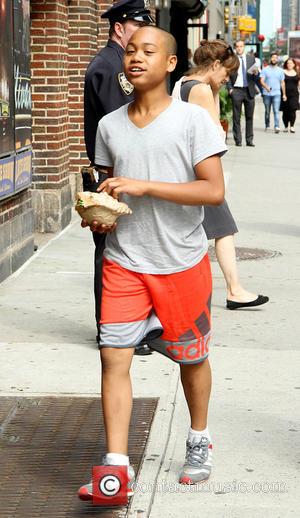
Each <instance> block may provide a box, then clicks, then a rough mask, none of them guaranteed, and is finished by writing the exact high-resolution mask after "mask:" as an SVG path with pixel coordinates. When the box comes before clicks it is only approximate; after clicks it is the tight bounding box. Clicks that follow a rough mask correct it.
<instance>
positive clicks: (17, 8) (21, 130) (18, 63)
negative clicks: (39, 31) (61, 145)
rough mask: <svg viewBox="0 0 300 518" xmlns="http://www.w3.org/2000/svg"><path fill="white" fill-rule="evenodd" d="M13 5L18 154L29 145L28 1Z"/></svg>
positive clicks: (16, 140) (19, 0) (15, 0)
mask: <svg viewBox="0 0 300 518" xmlns="http://www.w3.org/2000/svg"><path fill="white" fill-rule="evenodd" d="M0 1H1V0H0ZM13 5H14V81H15V143H16V151H17V152H19V151H20V150H21V149H23V148H26V147H28V146H30V145H31V95H30V43H29V42H30V37H29V36H30V6H29V0H14V3H13Z"/></svg>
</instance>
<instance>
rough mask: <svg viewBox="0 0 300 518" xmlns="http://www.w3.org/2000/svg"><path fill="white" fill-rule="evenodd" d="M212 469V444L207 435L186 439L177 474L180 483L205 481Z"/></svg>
mask: <svg viewBox="0 0 300 518" xmlns="http://www.w3.org/2000/svg"><path fill="white" fill-rule="evenodd" d="M211 469H212V444H211V442H210V441H209V439H208V438H207V437H204V436H202V437H201V439H198V440H197V439H194V441H193V442H192V441H189V440H187V442H186V455H185V462H184V465H183V467H182V468H181V470H180V474H179V483H180V484H197V483H198V482H205V480H207V479H208V478H209V476H210V473H211Z"/></svg>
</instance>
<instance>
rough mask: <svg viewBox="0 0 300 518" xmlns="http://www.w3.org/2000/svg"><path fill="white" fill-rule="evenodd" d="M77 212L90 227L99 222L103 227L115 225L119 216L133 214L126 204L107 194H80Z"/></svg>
mask: <svg viewBox="0 0 300 518" xmlns="http://www.w3.org/2000/svg"><path fill="white" fill-rule="evenodd" d="M75 210H77V212H78V214H79V215H80V216H81V217H82V219H85V220H86V221H87V222H88V224H89V225H90V224H91V223H92V222H93V221H97V223H100V224H102V225H107V226H111V225H113V224H114V223H115V222H116V220H117V219H118V217H119V216H123V215H125V214H132V210H131V209H130V208H129V207H128V205H126V203H123V202H120V201H118V200H116V199H115V198H113V197H112V196H110V195H109V194H107V193H106V192H100V193H99V192H89V191H84V192H78V193H77V202H76V205H75Z"/></svg>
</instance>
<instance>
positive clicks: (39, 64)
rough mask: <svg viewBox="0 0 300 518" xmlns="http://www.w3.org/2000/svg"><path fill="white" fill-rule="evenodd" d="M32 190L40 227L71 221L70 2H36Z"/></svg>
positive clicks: (50, 228)
mask: <svg viewBox="0 0 300 518" xmlns="http://www.w3.org/2000/svg"><path fill="white" fill-rule="evenodd" d="M31 73H32V79H31V84H32V101H33V103H32V137H33V143H32V146H33V191H32V200H33V207H34V212H35V226H36V230H38V231H40V232H55V231H57V230H59V229H61V228H64V227H65V226H66V225H67V224H68V223H69V221H70V219H71V203H72V200H71V189H70V183H69V141H68V138H69V137H68V123H69V115H68V6H67V1H66V0H31Z"/></svg>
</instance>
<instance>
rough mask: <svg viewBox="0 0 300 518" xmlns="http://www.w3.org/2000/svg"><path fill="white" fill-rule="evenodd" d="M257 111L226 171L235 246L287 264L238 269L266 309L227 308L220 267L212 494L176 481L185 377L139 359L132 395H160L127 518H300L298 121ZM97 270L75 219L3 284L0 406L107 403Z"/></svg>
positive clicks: (169, 366) (161, 361)
mask: <svg viewBox="0 0 300 518" xmlns="http://www.w3.org/2000/svg"><path fill="white" fill-rule="evenodd" d="M257 105H258V106H257V109H256V117H257V118H256V122H255V125H256V128H255V144H256V147H255V148H247V147H244V146H243V147H241V148H238V147H235V146H232V145H230V143H232V141H231V140H229V153H228V154H227V156H226V157H225V159H224V168H225V171H226V176H227V178H228V194H227V200H228V201H229V205H230V207H231V210H232V212H233V214H234V216H235V218H236V220H237V223H238V226H239V229H240V233H239V234H238V235H237V238H236V244H237V245H238V246H241V247H247V248H253V249H254V248H259V249H266V250H272V251H277V252H280V253H281V255H278V256H277V257H275V258H273V259H264V260H257V261H241V262H240V263H239V271H240V275H241V278H242V280H243V284H244V285H245V286H246V287H247V288H248V289H249V290H252V291H254V292H259V293H263V294H267V295H269V296H270V302H269V303H268V304H267V305H266V306H263V307H262V308H258V309H254V310H250V311H239V312H230V311H227V310H225V308H224V302H225V287H224V280H223V277H222V275H221V273H220V270H219V267H218V265H217V264H216V263H213V275H214V297H213V307H212V312H213V334H214V340H213V345H212V347H211V362H212V368H213V376H214V386H213V393H212V398H211V406H210V420H209V422H210V430H211V433H212V436H213V440H214V448H215V449H214V471H213V474H212V477H211V479H210V485H208V484H207V485H204V486H203V488H200V489H198V491H197V492H195V491H194V490H193V489H192V488H186V487H180V486H179V485H177V484H176V481H177V479H176V475H177V472H178V470H179V467H180V465H181V463H182V461H183V458H184V451H185V439H186V432H187V429H188V424H189V420H188V415H187V410H186V406H185V402H184V398H183V394H182V389H181V387H180V383H179V380H178V369H177V366H176V365H175V364H173V363H171V362H169V361H168V360H167V359H166V358H164V357H161V356H159V355H158V354H157V353H154V354H153V355H152V356H151V357H144V358H143V357H134V361H133V368H132V378H133V390H134V396H135V397H147V396H151V397H159V403H158V408H157V412H156V416H155V418H154V421H153V424H152V427H151V433H150V438H149V441H148V445H147V451H146V455H145V459H144V462H143V465H142V469H141V471H140V474H139V478H138V483H139V484H140V486H139V490H137V491H136V494H135V496H134V497H133V499H132V502H131V508H130V511H129V513H128V515H129V516H130V517H138V518H146V517H148V516H150V517H151V518H160V517H163V518H167V517H170V518H176V517H182V516H185V517H187V518H197V517H198V516H202V515H204V514H205V517H206V518H223V517H226V518H254V517H255V518H266V517H267V518H268V517H270V518H275V517H276V518H286V517H289V516H291V517H292V516H297V515H298V514H299V512H298V511H297V510H298V509H299V507H300V497H299V481H298V480H297V472H298V477H299V467H300V464H299V462H300V458H299V433H300V424H299V416H298V414H299V410H298V409H299V399H300V381H299V365H300V362H299V360H300V353H299V349H298V340H297V336H298V334H299V317H298V313H297V308H299V301H300V294H299V285H298V286H297V281H299V277H300V261H299V233H300V232H299V222H298V220H299V191H300V164H299V149H300V124H299V121H298V123H297V125H296V130H297V133H296V134H295V135H291V134H282V133H280V134H279V135H275V134H274V133H268V134H266V133H264V131H263V129H262V127H263V122H262V121H263V116H262V113H263V109H262V105H261V101H260V100H258V103H257ZM92 265H93V244H92V239H91V235H90V233H89V232H88V231H87V230H84V229H81V228H80V224H79V218H78V216H77V214H75V215H74V218H73V221H72V223H71V225H70V226H69V227H68V228H67V229H65V231H63V232H62V233H61V234H60V235H58V236H56V237H55V238H54V239H53V240H51V241H50V242H48V243H47V245H46V246H45V247H44V248H41V249H40V250H39V251H38V252H36V254H35V255H34V257H33V258H32V260H30V261H28V262H27V263H26V265H24V267H22V268H21V269H20V270H18V271H17V272H16V273H15V274H14V275H12V276H11V277H10V278H9V279H7V280H6V281H4V282H3V283H2V284H1V285H0V304H1V323H0V362H1V375H0V395H2V396H4V395H6V396H20V395H24V396H42V395H60V396H73V397H74V396H77V397H95V396H97V395H98V394H99V358H98V356H99V355H98V351H97V348H96V346H95V324H94V318H93V311H94V309H93V297H92V284H93V272H92ZM298 312H299V310H298ZM76 489H77V488H74V491H76ZM182 493H183V494H182ZM97 515H98V514H97Z"/></svg>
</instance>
